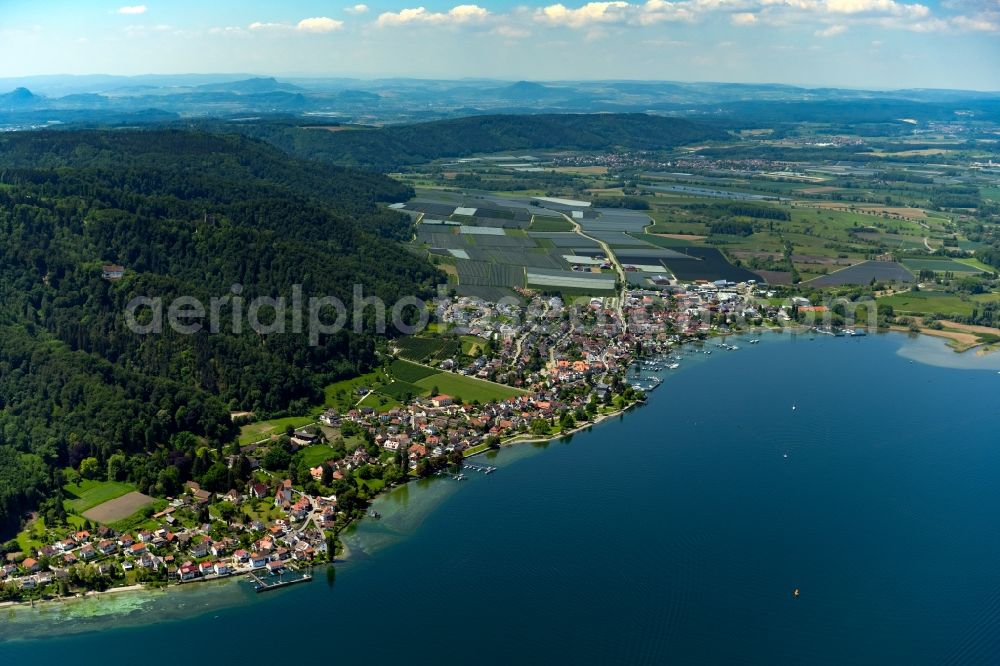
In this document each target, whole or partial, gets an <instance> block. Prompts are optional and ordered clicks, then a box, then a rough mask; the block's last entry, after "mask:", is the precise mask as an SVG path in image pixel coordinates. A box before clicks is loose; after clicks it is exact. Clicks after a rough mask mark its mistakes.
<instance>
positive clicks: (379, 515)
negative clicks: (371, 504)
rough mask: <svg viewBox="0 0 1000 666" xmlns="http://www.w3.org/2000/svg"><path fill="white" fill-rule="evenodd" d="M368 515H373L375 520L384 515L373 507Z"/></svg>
mask: <svg viewBox="0 0 1000 666" xmlns="http://www.w3.org/2000/svg"><path fill="white" fill-rule="evenodd" d="M368 515H369V516H371V517H372V518H374V519H375V520H378V519H379V518H381V517H382V514H381V513H379V512H378V511H376V510H375V509H372V510H371V511H369V512H368Z"/></svg>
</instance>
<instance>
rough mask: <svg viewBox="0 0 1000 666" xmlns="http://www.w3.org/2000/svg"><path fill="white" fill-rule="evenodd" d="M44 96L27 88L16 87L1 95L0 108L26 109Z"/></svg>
mask: <svg viewBox="0 0 1000 666" xmlns="http://www.w3.org/2000/svg"><path fill="white" fill-rule="evenodd" d="M43 99H45V98H44V97H39V96H38V95H35V94H34V93H32V92H31V91H30V90H28V89H27V88H14V90H12V91H10V92H9V93H4V94H2V95H0V109H25V108H30V107H32V106H35V105H37V104H38V103H39V102H41V101H42V100H43Z"/></svg>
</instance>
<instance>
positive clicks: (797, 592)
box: [792, 588, 799, 598]
mask: <svg viewBox="0 0 1000 666" xmlns="http://www.w3.org/2000/svg"><path fill="white" fill-rule="evenodd" d="M792 596H793V597H796V598H797V597H798V596H799V588H795V591H794V592H792Z"/></svg>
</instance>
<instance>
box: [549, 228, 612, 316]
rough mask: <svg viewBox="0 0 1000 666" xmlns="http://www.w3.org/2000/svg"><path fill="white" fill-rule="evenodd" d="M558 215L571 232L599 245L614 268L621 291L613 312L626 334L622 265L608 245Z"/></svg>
mask: <svg viewBox="0 0 1000 666" xmlns="http://www.w3.org/2000/svg"><path fill="white" fill-rule="evenodd" d="M560 215H562V216H563V217H564V218H566V220H567V221H568V222H569V223H570V224H572V225H573V231H575V232H576V233H577V234H579V235H581V236H583V237H584V238H586V239H588V240H591V241H593V242H595V243H597V244H598V245H600V246H601V249H602V250H604V254H605V255H606V256H607V258H608V261H610V262H611V265H612V266H613V267H614V269H615V272H616V273H618V279H619V280H620V281H621V284H622V290H621V292H620V293H619V294H618V297H617V298H615V299H614V301H615V302H614V303H613V305H614V308H615V311H616V312H617V313H618V320H619V321H620V322H621V324H622V333H627V332H628V322H627V321H625V288H626V286H627V285H628V281H627V280H626V279H625V269H624V268H622V265H621V264H620V263H618V257H617V256H616V255H615V253H614V252H612V251H611V246H610V245H608V244H607V243H606V242H604V241H602V240H601V239H600V238H594V237H593V236H588V235H587V234H585V233H584V232H583V227H581V226H580V224H579V223H578V222H577V221H576V220H574V219H573V216H572V215H567V214H566V213H560Z"/></svg>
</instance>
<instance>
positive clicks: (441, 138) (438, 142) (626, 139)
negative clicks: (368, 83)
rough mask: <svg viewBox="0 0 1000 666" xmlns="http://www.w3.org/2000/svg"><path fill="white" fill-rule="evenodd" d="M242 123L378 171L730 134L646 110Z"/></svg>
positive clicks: (295, 150)
mask: <svg viewBox="0 0 1000 666" xmlns="http://www.w3.org/2000/svg"><path fill="white" fill-rule="evenodd" d="M238 129H239V131H241V132H245V133H247V134H250V135H252V136H256V137H258V138H261V139H264V140H266V141H268V142H270V143H273V144H275V145H277V146H279V147H281V148H282V149H284V150H286V151H288V152H290V153H292V154H295V155H299V156H301V157H308V158H311V159H317V160H322V161H325V162H330V163H333V164H345V165H359V166H365V167H369V168H374V169H380V170H385V169H392V168H397V167H400V166H404V165H407V164H416V163H419V162H426V161H429V160H433V159H437V158H439V157H463V156H467V155H474V154H476V153H494V152H498V151H505V150H540V149H546V148H561V149H579V150H609V149H613V148H615V147H622V148H633V149H638V150H657V149H663V148H671V147H674V146H678V145H683V144H686V143H692V142H695V141H706V140H711V139H724V138H725V137H726V133H725V132H724V131H723V130H721V129H718V128H717V127H716V126H714V125H711V124H708V123H701V122H692V121H690V120H683V119H680V118H666V117H662V116H650V115H646V114H642V113H624V114H610V113H608V114H546V115H517V116H515V115H494V116H471V117H468V118H456V119H453V120H439V121H434V122H428V123H418V124H414V125H395V126H390V127H385V128H382V129H352V130H345V131H338V132H330V131H324V130H323V129H322V128H314V129H304V128H301V127H298V126H297V125H294V124H282V123H259V124H247V125H241V126H239V127H238Z"/></svg>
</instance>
